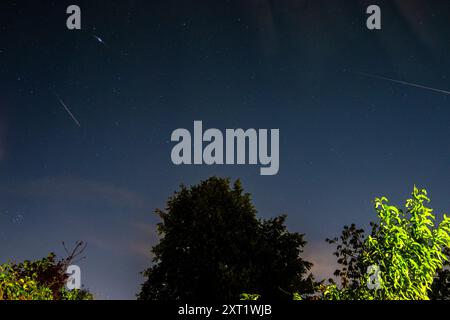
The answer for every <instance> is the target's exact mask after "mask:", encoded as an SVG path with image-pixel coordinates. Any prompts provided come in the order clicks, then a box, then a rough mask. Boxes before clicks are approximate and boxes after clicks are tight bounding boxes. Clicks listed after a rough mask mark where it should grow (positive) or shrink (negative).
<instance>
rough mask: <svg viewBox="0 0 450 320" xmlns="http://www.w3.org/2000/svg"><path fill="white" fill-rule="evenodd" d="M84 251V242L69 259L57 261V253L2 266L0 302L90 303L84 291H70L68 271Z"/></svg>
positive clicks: (0, 271) (87, 293) (0, 268)
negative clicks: (50, 301)
mask: <svg viewBox="0 0 450 320" xmlns="http://www.w3.org/2000/svg"><path fill="white" fill-rule="evenodd" d="M84 248H85V245H84V244H83V243H82V242H78V243H77V244H76V247H75V249H74V250H73V251H72V253H70V254H69V255H68V257H67V258H65V259H61V260H57V259H56V255H55V254H54V253H50V254H49V255H48V256H47V257H45V258H42V259H40V260H35V261H30V260H25V261H23V262H21V263H13V262H12V263H7V264H3V265H0V300H91V299H92V298H93V296H92V294H91V293H89V292H88V291H87V290H85V289H79V290H72V291H69V290H67V289H66V288H65V285H66V282H67V280H68V275H67V274H66V270H67V267H68V266H69V265H70V263H71V262H72V261H73V259H74V258H75V257H76V256H78V255H79V254H80V253H81V252H82V251H83V250H84Z"/></svg>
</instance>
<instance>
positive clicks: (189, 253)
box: [138, 177, 313, 301]
mask: <svg viewBox="0 0 450 320" xmlns="http://www.w3.org/2000/svg"><path fill="white" fill-rule="evenodd" d="M156 213H157V214H158V215H159V216H160V218H161V219H162V222H161V223H159V224H158V231H159V234H160V237H161V239H160V242H159V244H157V245H156V246H154V247H153V250H152V251H153V253H154V265H153V266H152V267H150V268H149V269H147V270H146V271H145V272H144V276H145V277H146V278H147V279H146V281H145V283H144V284H143V285H142V289H141V292H140V293H139V294H138V298H139V299H148V300H179V299H183V300H200V299H201V300H210V301H219V300H220V301H222V300H238V299H239V296H240V294H241V293H243V292H249V293H257V294H261V295H262V297H264V298H267V299H277V298H283V297H285V298H287V299H291V296H290V295H288V294H286V292H289V293H290V292H294V291H299V290H300V293H306V292H309V290H312V285H311V284H312V282H313V281H312V279H311V278H307V279H304V276H305V274H306V272H307V271H308V270H309V269H310V267H311V264H310V263H309V262H307V261H304V260H303V259H301V257H300V254H301V253H302V248H303V246H304V245H305V244H306V242H305V241H304V240H303V235H302V234H299V233H289V232H288V231H287V230H286V226H285V225H284V222H285V218H286V217H285V216H281V217H278V218H275V219H271V220H267V221H266V220H259V219H257V217H256V209H255V207H254V206H253V204H252V202H251V198H250V195H249V194H248V193H244V192H243V189H242V186H241V183H240V182H239V181H236V182H235V183H234V186H233V187H230V181H229V180H228V179H221V178H216V177H213V178H210V179H208V180H206V181H203V182H201V183H200V184H199V185H196V186H193V187H191V188H186V187H184V186H181V190H180V191H178V192H176V193H175V194H174V195H173V196H172V197H171V198H170V199H169V200H168V203H167V208H166V210H159V209H158V210H156Z"/></svg>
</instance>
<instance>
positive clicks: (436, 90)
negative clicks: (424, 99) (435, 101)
mask: <svg viewBox="0 0 450 320" xmlns="http://www.w3.org/2000/svg"><path fill="white" fill-rule="evenodd" d="M355 73H356V74H359V75H361V76H364V77H369V78H373V79H378V80H385V81H390V82H394V83H399V84H402V85H405V86H410V87H416V88H420V89H425V90H430V91H434V92H438V93H443V94H447V95H450V91H445V90H440V89H436V88H432V87H427V86H423V85H420V84H417V83H411V82H406V81H401V80H395V79H391V78H386V77H382V76H377V75H374V74H370V73H365V72H355Z"/></svg>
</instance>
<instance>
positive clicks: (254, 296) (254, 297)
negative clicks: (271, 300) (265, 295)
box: [241, 293, 261, 301]
mask: <svg viewBox="0 0 450 320" xmlns="http://www.w3.org/2000/svg"><path fill="white" fill-rule="evenodd" d="M260 297H261V295H259V294H252V293H241V300H253V301H254V300H258V299H259V298H260Z"/></svg>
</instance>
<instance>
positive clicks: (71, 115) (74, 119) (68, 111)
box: [55, 93, 81, 127]
mask: <svg viewBox="0 0 450 320" xmlns="http://www.w3.org/2000/svg"><path fill="white" fill-rule="evenodd" d="M55 96H56V98H57V99H58V100H59V103H60V104H61V105H62V106H63V107H64V109H65V110H66V111H67V113H68V114H69V115H70V117H71V118H72V120H73V121H74V122H75V123H76V124H77V126H79V127H81V125H80V123H79V122H78V120H77V118H75V116H74V115H73V113H72V112H70V109H69V107H67V106H66V104H65V103H64V101H62V99H61V98H60V97H59V96H58V95H57V94H56V93H55Z"/></svg>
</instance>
